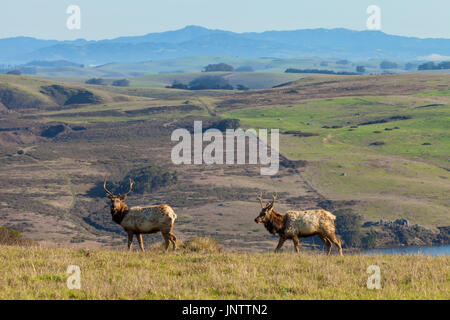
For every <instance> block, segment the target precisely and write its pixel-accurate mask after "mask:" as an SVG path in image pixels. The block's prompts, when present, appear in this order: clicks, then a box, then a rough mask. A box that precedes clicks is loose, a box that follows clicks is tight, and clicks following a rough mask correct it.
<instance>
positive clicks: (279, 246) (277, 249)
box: [275, 237, 286, 252]
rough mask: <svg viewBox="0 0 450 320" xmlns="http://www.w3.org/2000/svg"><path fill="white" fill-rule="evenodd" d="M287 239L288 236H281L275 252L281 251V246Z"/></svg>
mask: <svg viewBox="0 0 450 320" xmlns="http://www.w3.org/2000/svg"><path fill="white" fill-rule="evenodd" d="M285 241H286V238H284V237H280V240H279V241H278V245H277V247H276V248H275V252H278V251H280V249H281V247H282V246H283V244H284V242H285Z"/></svg>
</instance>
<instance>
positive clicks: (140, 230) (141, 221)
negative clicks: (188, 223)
mask: <svg viewBox="0 0 450 320" xmlns="http://www.w3.org/2000/svg"><path fill="white" fill-rule="evenodd" d="M103 188H104V189H105V191H106V196H107V197H108V198H109V199H110V200H111V204H110V209H111V216H112V220H113V221H114V222H115V223H117V224H119V225H121V226H122V228H123V229H124V230H125V232H126V233H127V234H128V250H131V247H132V244H133V235H136V238H137V240H138V242H139V246H140V248H141V250H142V251H144V244H143V242H142V234H149V233H157V232H161V234H162V236H163V238H164V241H165V249H166V250H167V249H168V248H169V242H171V243H172V245H173V249H174V250H175V249H176V247H177V237H175V235H174V234H173V232H172V230H173V224H174V222H175V219H176V218H177V215H176V214H175V212H174V211H173V210H172V208H171V207H170V206H168V205H167V204H161V205H154V206H145V207H140V206H136V207H131V208H128V206H127V205H126V204H125V203H124V202H123V200H125V199H126V197H127V195H128V194H129V193H130V192H131V190H132V188H133V182H132V181H131V179H130V189H129V190H128V192H126V193H124V194H121V195H115V194H113V193H112V192H111V191H109V190H108V189H107V188H106V179H105V181H104V183H103Z"/></svg>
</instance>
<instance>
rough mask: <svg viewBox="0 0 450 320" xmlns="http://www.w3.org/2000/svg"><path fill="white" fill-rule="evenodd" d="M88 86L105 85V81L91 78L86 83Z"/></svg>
mask: <svg viewBox="0 0 450 320" xmlns="http://www.w3.org/2000/svg"><path fill="white" fill-rule="evenodd" d="M85 83H86V84H95V85H104V84H105V80H103V79H102V78H91V79H88V80H86V81H85Z"/></svg>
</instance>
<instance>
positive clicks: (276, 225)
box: [255, 193, 342, 255]
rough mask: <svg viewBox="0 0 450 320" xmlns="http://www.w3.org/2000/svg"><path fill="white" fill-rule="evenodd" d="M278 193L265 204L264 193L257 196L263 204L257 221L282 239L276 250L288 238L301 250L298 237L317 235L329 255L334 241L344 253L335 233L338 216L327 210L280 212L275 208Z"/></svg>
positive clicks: (340, 252)
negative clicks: (335, 222) (335, 221)
mask: <svg viewBox="0 0 450 320" xmlns="http://www.w3.org/2000/svg"><path fill="white" fill-rule="evenodd" d="M276 198H277V194H274V195H273V200H272V202H271V203H267V204H266V205H265V206H264V205H263V199H262V193H261V194H260V195H258V196H257V199H258V200H259V203H260V204H261V209H262V210H261V213H260V214H259V216H258V217H256V219H255V222H256V223H264V226H265V227H266V229H267V230H268V231H269V232H270V233H271V234H278V236H279V237H280V240H279V242H278V246H277V248H276V249H275V252H278V251H279V250H280V249H281V247H282V246H283V244H284V242H285V241H286V240H287V239H292V241H293V242H294V246H295V251H297V252H299V249H300V243H299V240H298V238H304V237H311V236H315V235H317V236H318V237H319V238H320V239H321V240H322V241H323V243H324V244H325V245H326V247H327V252H328V255H330V252H331V246H332V244H333V243H334V244H335V245H336V246H337V247H338V249H339V254H340V255H342V247H341V243H340V241H339V240H338V239H337V238H336V235H335V226H334V220H335V219H336V216H334V215H333V214H331V213H330V212H328V211H325V210H304V211H287V212H286V214H284V215H283V214H280V213H278V212H276V211H275V210H274V209H273V206H274V204H275V200H276Z"/></svg>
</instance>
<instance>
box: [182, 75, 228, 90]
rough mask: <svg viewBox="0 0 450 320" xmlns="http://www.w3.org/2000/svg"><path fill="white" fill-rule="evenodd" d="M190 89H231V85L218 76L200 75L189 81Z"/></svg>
mask: <svg viewBox="0 0 450 320" xmlns="http://www.w3.org/2000/svg"><path fill="white" fill-rule="evenodd" d="M189 89H190V90H205V89H223V90H233V86H232V85H230V84H229V83H228V81H227V80H225V79H224V78H222V77H220V76H201V77H198V78H196V79H194V80H192V81H191V82H189Z"/></svg>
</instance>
